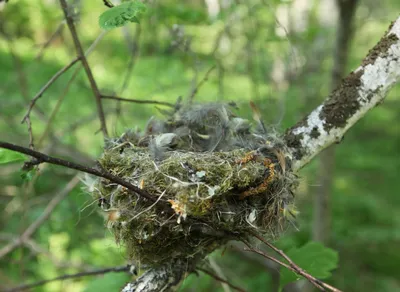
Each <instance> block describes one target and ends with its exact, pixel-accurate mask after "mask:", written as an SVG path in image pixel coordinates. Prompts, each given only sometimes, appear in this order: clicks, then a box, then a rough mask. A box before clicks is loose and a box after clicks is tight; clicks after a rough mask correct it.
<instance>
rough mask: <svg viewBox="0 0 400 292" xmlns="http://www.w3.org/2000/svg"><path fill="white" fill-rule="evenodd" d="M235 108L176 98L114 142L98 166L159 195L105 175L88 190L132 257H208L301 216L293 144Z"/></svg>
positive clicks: (146, 260)
mask: <svg viewBox="0 0 400 292" xmlns="http://www.w3.org/2000/svg"><path fill="white" fill-rule="evenodd" d="M233 111H234V107H233V106H232V105H229V104H198V105H191V106H184V107H182V106H181V105H180V104H177V106H176V107H175V109H174V110H172V111H170V112H165V111H164V112H163V113H164V114H165V115H166V118H165V119H164V120H157V119H151V120H150V121H149V123H148V125H147V127H146V129H145V131H143V132H139V131H136V132H134V131H128V132H126V133H124V134H123V135H122V136H121V137H120V138H117V139H113V140H110V141H109V142H108V143H107V146H106V148H105V150H104V153H103V155H102V156H101V158H100V159H99V163H100V165H101V167H102V168H104V169H105V170H107V171H109V172H110V173H111V174H113V175H116V176H119V177H121V178H123V179H124V180H126V181H129V182H130V183H131V184H133V185H136V186H138V187H139V188H141V189H143V190H145V191H146V192H147V193H148V194H150V195H151V196H153V197H154V200H152V201H151V200H148V199H145V198H143V197H141V196H139V195H138V194H135V193H133V192H131V191H129V190H127V189H126V188H124V187H122V186H120V185H118V184H115V183H113V182H110V181H108V180H106V179H102V178H99V179H97V180H96V181H95V184H94V186H93V187H92V188H91V193H92V196H93V197H94V198H95V199H96V200H98V201H99V205H101V207H102V209H103V210H104V211H105V212H106V213H107V221H108V227H109V228H110V229H111V231H112V232H113V234H114V235H115V238H116V241H117V242H121V243H123V244H125V245H126V247H127V250H128V256H129V258H130V259H131V260H135V261H139V262H140V263H141V264H146V265H150V266H152V265H156V264H160V263H163V262H165V261H168V260H170V259H172V258H183V259H185V258H190V257H203V256H204V255H206V254H208V253H210V252H211V251H212V250H214V249H215V248H218V247H220V246H221V245H223V244H225V243H226V242H227V241H228V240H230V239H232V238H238V237H246V236H247V235H248V234H249V233H250V232H251V231H257V232H259V233H262V234H264V235H267V236H275V235H276V234H278V233H279V230H281V229H282V228H283V226H285V222H286V221H287V220H288V219H289V220H290V218H289V217H291V216H294V215H295V211H294V209H293V199H294V196H293V190H294V188H295V187H296V186H297V180H296V176H295V175H294V174H293V173H292V171H291V159H290V156H289V155H288V154H287V153H288V152H287V147H286V145H285V144H284V142H283V140H282V139H280V138H279V135H277V134H276V132H274V131H273V130H268V129H266V128H265V126H264V124H263V123H262V122H261V121H260V120H259V119H258V118H257V121H258V122H257V125H256V127H255V129H254V130H252V126H251V123H250V122H249V121H248V120H246V119H242V118H239V117H237V116H236V115H235V114H234V113H233Z"/></svg>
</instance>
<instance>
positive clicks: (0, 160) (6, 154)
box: [0, 149, 25, 164]
mask: <svg viewBox="0 0 400 292" xmlns="http://www.w3.org/2000/svg"><path fill="white" fill-rule="evenodd" d="M24 160H25V155H23V154H21V153H19V152H15V151H11V150H8V149H0V164H5V163H10V162H18V161H24Z"/></svg>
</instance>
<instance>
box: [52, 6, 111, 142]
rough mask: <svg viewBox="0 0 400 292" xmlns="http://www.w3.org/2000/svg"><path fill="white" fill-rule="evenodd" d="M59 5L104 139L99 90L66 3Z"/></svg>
mask: <svg viewBox="0 0 400 292" xmlns="http://www.w3.org/2000/svg"><path fill="white" fill-rule="evenodd" d="M60 4H61V8H62V10H63V12H64V15H65V19H66V20H67V24H68V28H69V30H70V32H71V35H72V39H73V41H74V45H75V49H76V52H77V54H78V57H79V58H80V60H81V62H82V66H83V68H84V69H85V72H86V75H87V77H88V79H89V83H90V87H91V88H92V91H93V93H94V96H95V99H96V105H97V112H98V115H99V119H100V124H101V131H102V132H103V136H104V137H105V138H106V137H108V132H107V125H106V119H105V117H104V111H103V106H102V104H101V94H100V90H99V88H98V87H97V84H96V81H95V80H94V77H93V74H92V70H90V67H89V63H88V61H87V59H86V57H85V53H84V52H83V49H82V45H81V43H80V41H79V38H78V34H77V32H76V29H75V24H74V19H73V18H72V15H70V13H69V10H68V5H67V1H66V0H60Z"/></svg>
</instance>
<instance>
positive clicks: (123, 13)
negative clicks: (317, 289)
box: [99, 1, 146, 30]
mask: <svg viewBox="0 0 400 292" xmlns="http://www.w3.org/2000/svg"><path fill="white" fill-rule="evenodd" d="M145 12H146V5H144V4H143V3H142V2H139V1H130V2H125V3H122V4H121V5H118V6H115V7H112V8H110V9H108V10H107V11H105V12H104V13H103V14H102V15H100V17H99V25H100V27H101V28H103V29H107V30H108V29H113V28H116V27H120V26H124V25H125V24H127V23H128V22H136V23H139V17H140V16H141V15H142V14H143V13H145Z"/></svg>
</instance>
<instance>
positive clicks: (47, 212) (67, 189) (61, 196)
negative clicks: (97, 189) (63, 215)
mask: <svg viewBox="0 0 400 292" xmlns="http://www.w3.org/2000/svg"><path fill="white" fill-rule="evenodd" d="M78 183H79V178H78V176H75V177H74V178H73V179H72V180H71V181H70V182H69V183H68V184H67V185H66V186H65V187H64V189H63V190H62V191H61V192H60V193H58V194H57V196H55V197H54V198H53V199H52V200H51V201H50V202H49V204H48V205H47V207H46V209H45V210H44V211H43V213H42V214H41V215H40V217H39V218H37V219H36V220H35V221H34V222H33V223H32V224H31V225H30V226H29V227H28V228H27V229H26V230H25V231H24V232H23V233H22V235H21V236H20V237H19V238H17V239H15V240H14V241H13V242H11V243H9V244H8V245H6V246H5V247H3V248H2V249H0V258H2V257H4V256H5V255H6V254H8V253H10V252H12V251H13V250H14V249H16V248H17V247H19V246H20V245H22V244H24V243H25V242H26V241H27V240H28V239H29V238H30V237H31V236H32V235H33V234H34V233H35V232H36V230H37V229H38V228H39V227H40V226H41V225H42V224H43V223H44V222H45V221H46V220H47V219H48V218H49V216H50V215H51V213H52V212H53V211H54V209H55V208H56V207H57V205H58V204H59V203H60V202H61V201H62V200H63V199H64V198H65V197H66V196H67V195H68V194H69V193H70V191H71V190H72V189H73V188H74V187H75V186H76V185H77V184H78Z"/></svg>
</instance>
